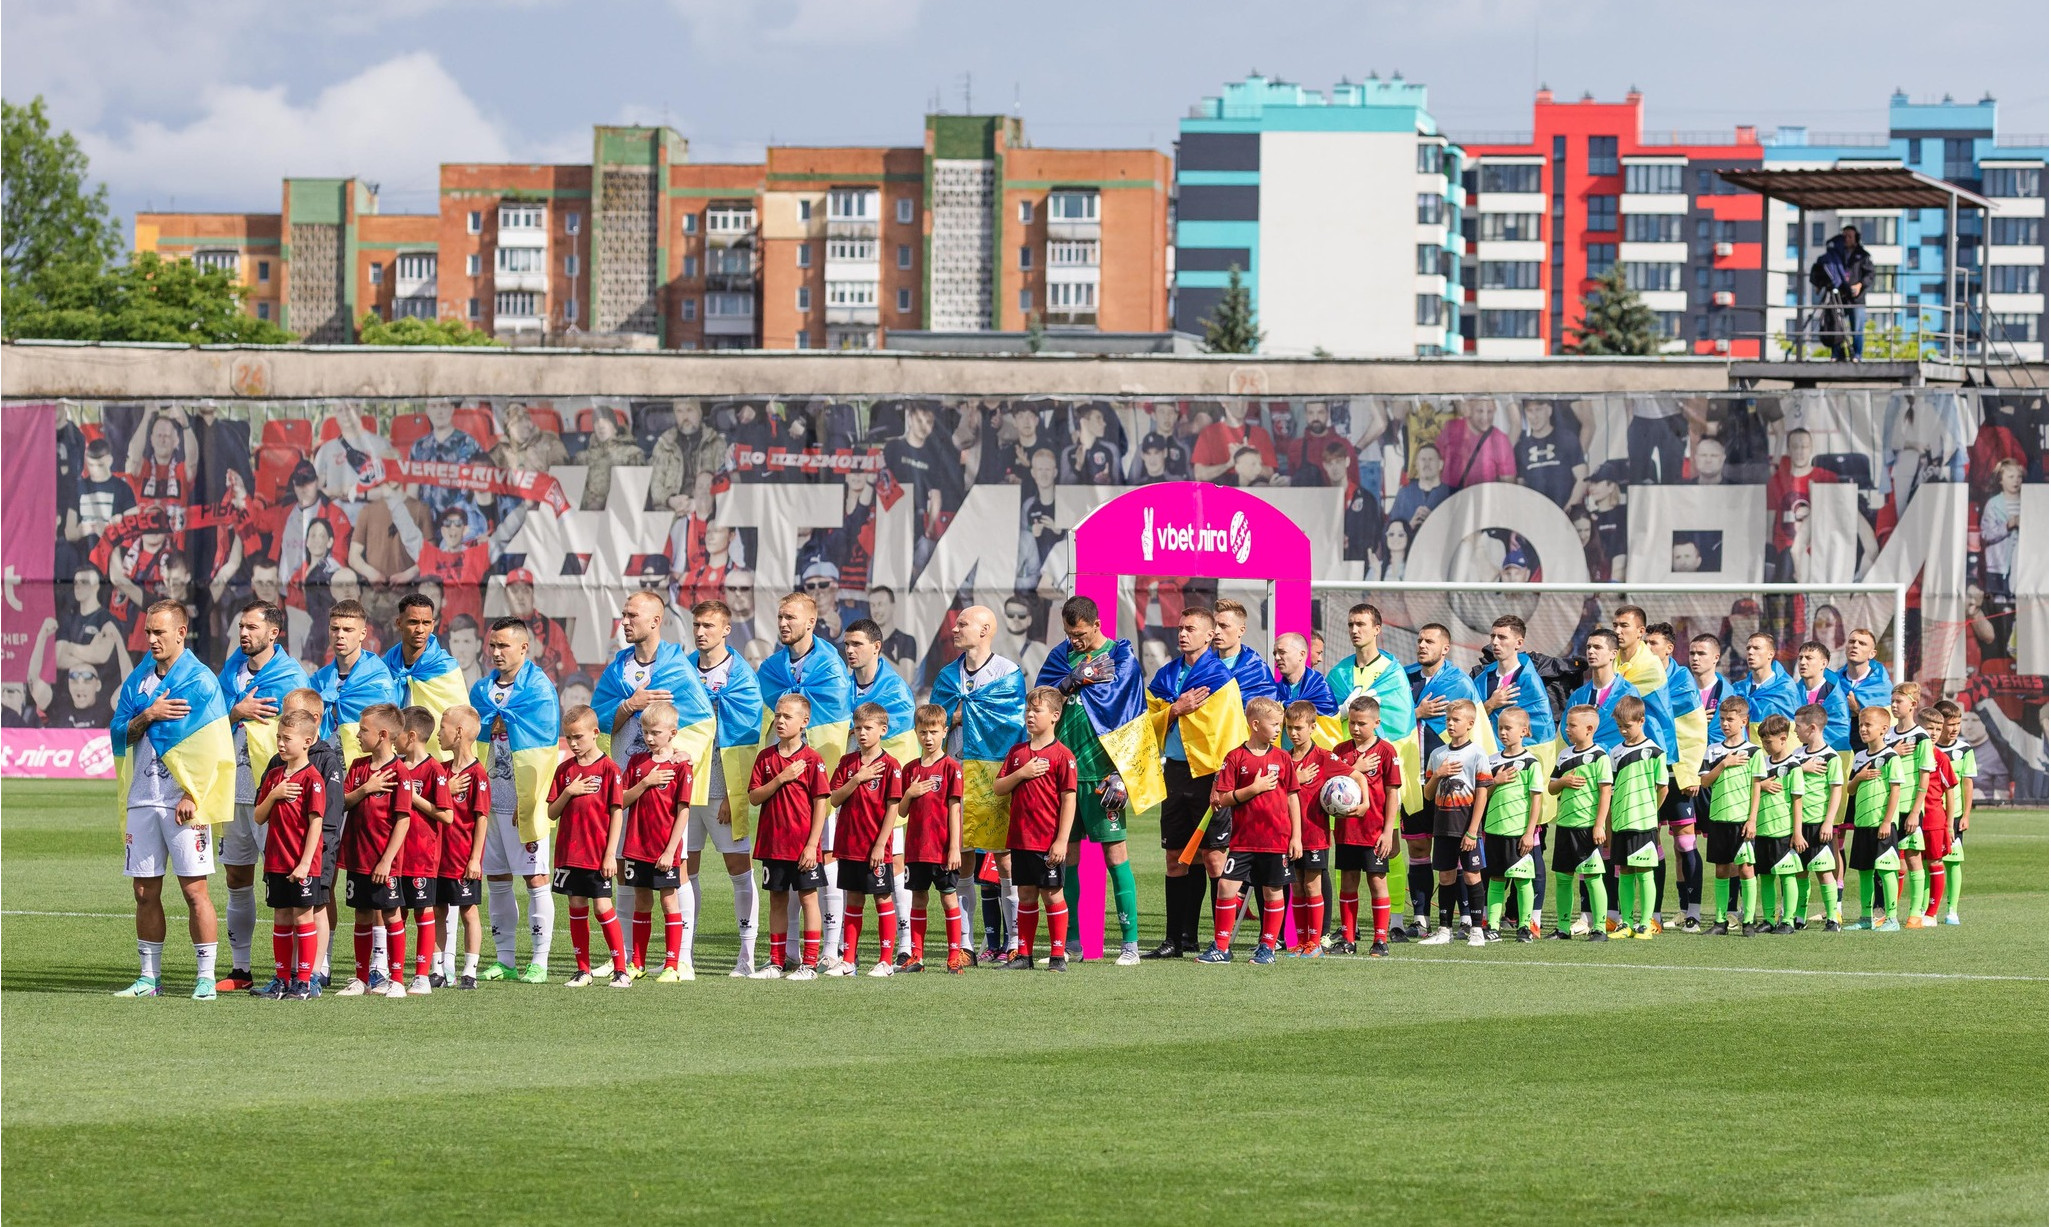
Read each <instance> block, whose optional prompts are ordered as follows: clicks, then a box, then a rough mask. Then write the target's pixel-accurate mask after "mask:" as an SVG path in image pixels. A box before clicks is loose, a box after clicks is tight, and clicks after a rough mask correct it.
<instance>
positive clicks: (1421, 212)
mask: <svg viewBox="0 0 2051 1227" xmlns="http://www.w3.org/2000/svg"><path fill="white" fill-rule="evenodd" d="M1445 216H1446V198H1445V197H1443V196H1440V195H1438V194H1437V193H1435V192H1419V193H1418V194H1417V224H1418V225H1420V226H1436V225H1438V224H1439V223H1440V222H1441V221H1444V220H1445Z"/></svg>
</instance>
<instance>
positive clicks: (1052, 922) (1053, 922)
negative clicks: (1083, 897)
mask: <svg viewBox="0 0 2051 1227" xmlns="http://www.w3.org/2000/svg"><path fill="white" fill-rule="evenodd" d="M1047 953H1048V954H1049V955H1050V956H1052V957H1054V958H1057V959H1065V958H1067V957H1068V901H1067V900H1066V899H1056V900H1055V901H1054V902H1052V903H1050V904H1048V905H1047Z"/></svg>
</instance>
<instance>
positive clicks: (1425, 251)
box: [1417, 243, 1441, 277]
mask: <svg viewBox="0 0 2051 1227" xmlns="http://www.w3.org/2000/svg"><path fill="white" fill-rule="evenodd" d="M1440 250H1441V249H1440V247H1439V245H1438V244H1437V243H1419V244H1418V245H1417V275H1418V276H1420V277H1431V276H1435V275H1436V274H1437V273H1438V271H1439V251H1440Z"/></svg>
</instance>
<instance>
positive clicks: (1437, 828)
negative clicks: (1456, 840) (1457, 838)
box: [1431, 801, 1474, 839]
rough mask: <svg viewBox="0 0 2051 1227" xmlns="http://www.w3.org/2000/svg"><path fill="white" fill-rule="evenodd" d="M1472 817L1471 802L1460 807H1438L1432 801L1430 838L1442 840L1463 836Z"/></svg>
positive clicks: (1472, 807) (1472, 805) (1438, 805)
mask: <svg viewBox="0 0 2051 1227" xmlns="http://www.w3.org/2000/svg"><path fill="white" fill-rule="evenodd" d="M1473 817H1474V803H1473V802H1472V801H1469V802H1467V803H1465V804H1461V805H1440V804H1439V803H1438V802H1436V801H1434V802H1432V805H1431V836H1432V838H1433V839H1443V838H1445V837H1446V836H1448V835H1465V834H1467V823H1468V820H1469V819H1471V818H1473Z"/></svg>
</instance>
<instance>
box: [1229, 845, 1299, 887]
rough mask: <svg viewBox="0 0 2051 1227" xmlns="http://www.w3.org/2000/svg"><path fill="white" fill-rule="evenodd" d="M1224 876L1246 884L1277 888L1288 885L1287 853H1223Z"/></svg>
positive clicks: (1289, 879)
mask: <svg viewBox="0 0 2051 1227" xmlns="http://www.w3.org/2000/svg"><path fill="white" fill-rule="evenodd" d="M1225 876H1226V877H1228V878H1230V879H1232V880H1233V881H1234V882H1240V883H1244V884H1245V885H1248V886H1271V887H1275V888H1277V889H1280V888H1281V887H1284V886H1287V885H1289V883H1290V881H1291V880H1292V879H1291V878H1290V875H1289V854H1288V853H1287V852H1228V853H1226V854H1225Z"/></svg>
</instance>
